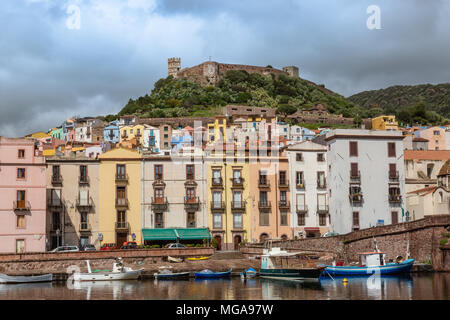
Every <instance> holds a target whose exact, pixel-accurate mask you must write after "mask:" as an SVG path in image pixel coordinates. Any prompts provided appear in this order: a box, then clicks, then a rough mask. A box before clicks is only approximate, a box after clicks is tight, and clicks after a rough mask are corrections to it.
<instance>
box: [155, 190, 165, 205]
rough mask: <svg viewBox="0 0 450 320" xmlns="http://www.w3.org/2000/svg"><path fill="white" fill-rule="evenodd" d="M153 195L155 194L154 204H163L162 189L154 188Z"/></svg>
mask: <svg viewBox="0 0 450 320" xmlns="http://www.w3.org/2000/svg"><path fill="white" fill-rule="evenodd" d="M154 193H155V202H156V203H163V199H164V189H163V188H155V190H154Z"/></svg>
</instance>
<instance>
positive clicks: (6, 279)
mask: <svg viewBox="0 0 450 320" xmlns="http://www.w3.org/2000/svg"><path fill="white" fill-rule="evenodd" d="M52 280H53V274H51V273H49V274H43V275H39V276H8V275H6V274H3V273H0V283H31V282H51V281H52Z"/></svg>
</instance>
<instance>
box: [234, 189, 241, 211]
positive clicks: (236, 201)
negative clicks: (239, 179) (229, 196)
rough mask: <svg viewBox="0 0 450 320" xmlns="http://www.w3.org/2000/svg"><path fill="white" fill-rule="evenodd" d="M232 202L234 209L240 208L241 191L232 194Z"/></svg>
mask: <svg viewBox="0 0 450 320" xmlns="http://www.w3.org/2000/svg"><path fill="white" fill-rule="evenodd" d="M233 202H234V207H235V208H241V204H242V192H241V191H234V192H233Z"/></svg>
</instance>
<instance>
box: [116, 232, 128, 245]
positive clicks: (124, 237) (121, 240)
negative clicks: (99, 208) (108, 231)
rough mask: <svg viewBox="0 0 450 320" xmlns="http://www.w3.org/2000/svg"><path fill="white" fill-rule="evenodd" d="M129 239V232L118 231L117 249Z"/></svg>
mask: <svg viewBox="0 0 450 320" xmlns="http://www.w3.org/2000/svg"><path fill="white" fill-rule="evenodd" d="M127 241H128V233H123V232H117V233H116V246H117V249H120V248H121V247H122V246H123V243H124V242H127Z"/></svg>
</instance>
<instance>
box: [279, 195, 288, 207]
mask: <svg viewBox="0 0 450 320" xmlns="http://www.w3.org/2000/svg"><path fill="white" fill-rule="evenodd" d="M280 204H281V205H284V206H285V205H287V195H286V191H280Z"/></svg>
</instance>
